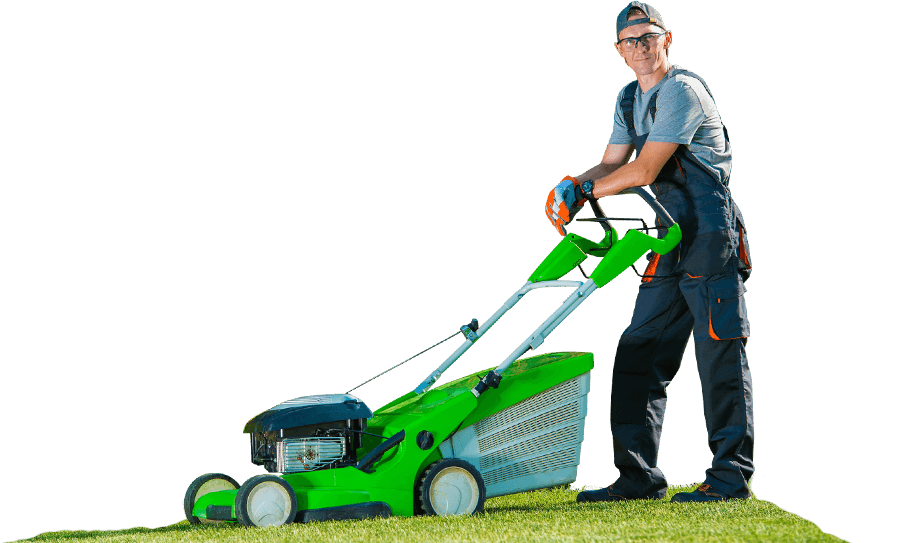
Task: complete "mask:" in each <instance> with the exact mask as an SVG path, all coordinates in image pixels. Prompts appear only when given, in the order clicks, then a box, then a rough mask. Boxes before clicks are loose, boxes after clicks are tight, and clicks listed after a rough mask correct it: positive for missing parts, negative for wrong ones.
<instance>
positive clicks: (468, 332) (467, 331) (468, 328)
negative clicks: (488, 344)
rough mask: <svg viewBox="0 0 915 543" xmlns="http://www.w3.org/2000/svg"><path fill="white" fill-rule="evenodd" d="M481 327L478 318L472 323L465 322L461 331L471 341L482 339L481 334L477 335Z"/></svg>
mask: <svg viewBox="0 0 915 543" xmlns="http://www.w3.org/2000/svg"><path fill="white" fill-rule="evenodd" d="M479 329H480V323H479V321H477V320H476V319H473V320H471V321H470V324H465V325H464V326H461V333H462V334H464V337H465V338H467V339H469V340H470V341H476V340H478V339H480V336H478V335H477V330H479Z"/></svg>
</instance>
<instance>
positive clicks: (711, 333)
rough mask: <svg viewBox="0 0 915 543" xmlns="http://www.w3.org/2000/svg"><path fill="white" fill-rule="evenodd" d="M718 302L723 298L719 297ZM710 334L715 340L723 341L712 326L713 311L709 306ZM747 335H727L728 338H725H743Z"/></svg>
mask: <svg viewBox="0 0 915 543" xmlns="http://www.w3.org/2000/svg"><path fill="white" fill-rule="evenodd" d="M718 303H721V298H718ZM708 335H710V336H712V339H714V340H717V341H722V339H721V338H720V337H718V334H716V333H715V329H714V328H712V312H711V308H709V313H708ZM745 337H747V336H737V337H726V338H724V339H742V338H745Z"/></svg>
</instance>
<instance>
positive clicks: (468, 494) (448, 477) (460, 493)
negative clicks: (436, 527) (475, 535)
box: [419, 458, 486, 516]
mask: <svg viewBox="0 0 915 543" xmlns="http://www.w3.org/2000/svg"><path fill="white" fill-rule="evenodd" d="M419 500H420V503H421V504H422V509H423V512H424V513H425V514H427V515H437V516H449V515H472V514H474V513H479V512H481V511H483V502H485V501H486V486H485V485H484V484H483V476H482V475H480V472H479V471H478V470H477V468H475V467H473V465H471V464H470V463H469V462H467V461H465V460H460V459H458V458H446V459H444V460H439V461H438V462H435V463H433V464H432V465H430V466H429V467H428V468H426V471H424V472H423V475H422V478H421V479H420V483H419Z"/></svg>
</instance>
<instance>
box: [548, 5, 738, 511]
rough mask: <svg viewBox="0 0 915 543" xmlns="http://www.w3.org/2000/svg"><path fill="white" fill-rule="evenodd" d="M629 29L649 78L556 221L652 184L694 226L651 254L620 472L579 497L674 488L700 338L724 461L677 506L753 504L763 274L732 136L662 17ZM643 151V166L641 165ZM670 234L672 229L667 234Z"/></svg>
mask: <svg viewBox="0 0 915 543" xmlns="http://www.w3.org/2000/svg"><path fill="white" fill-rule="evenodd" d="M616 30H617V40H618V41H617V43H616V49H617V51H618V52H619V54H620V56H622V57H623V59H624V60H625V61H626V64H627V65H628V66H629V67H630V68H632V71H634V72H635V75H636V81H633V82H632V83H631V84H629V85H627V86H626V87H625V88H624V89H623V90H622V91H621V92H620V94H619V97H618V99H617V103H616V115H615V118H614V126H613V133H612V136H611V138H610V143H609V144H608V145H607V149H606V151H605V152H604V157H603V159H602V160H601V163H600V164H598V165H597V166H595V167H593V168H591V169H590V170H588V171H587V172H585V173H583V174H582V175H580V176H578V177H577V178H573V177H566V178H565V179H564V180H563V181H562V182H561V183H560V184H559V185H558V186H557V187H556V188H555V189H554V190H553V191H552V192H551V193H550V197H549V199H548V200H547V210H546V211H547V216H548V217H549V218H550V221H551V222H552V223H553V224H554V226H555V227H556V228H557V230H559V232H560V234H562V235H565V226H566V225H567V224H569V222H570V221H571V220H572V217H573V216H574V215H575V213H576V212H577V211H578V210H579V209H581V207H582V206H583V205H584V203H585V201H586V197H593V198H601V197H604V196H609V195H612V194H617V193H619V192H620V191H622V190H624V189H627V188H629V187H635V186H643V185H650V186H651V189H652V191H653V192H654V193H655V195H656V196H657V198H658V201H659V202H660V203H661V204H662V205H663V206H664V207H665V208H666V209H667V211H668V212H669V213H670V215H671V216H672V217H673V219H674V220H675V221H676V222H677V223H678V224H679V225H680V227H681V228H682V230H683V240H682V242H681V243H680V245H679V246H678V248H677V249H674V250H673V251H671V252H670V253H668V254H666V255H664V256H660V255H657V254H654V255H650V263H649V265H648V267H647V269H646V272H645V277H644V278H643V279H642V283H641V285H640V287H639V295H638V298H637V300H636V304H635V309H634V311H633V316H632V322H631V324H630V325H629V327H628V328H627V329H626V331H625V332H623V335H622V338H621V339H620V343H619V346H618V348H617V353H616V361H615V362H614V366H613V385H612V393H611V408H610V426H611V430H612V433H613V454H614V462H615V464H616V467H617V468H619V471H620V476H619V478H618V479H617V480H616V481H615V482H614V483H613V484H612V485H610V486H609V487H607V488H601V489H598V490H589V491H583V492H581V493H580V494H579V495H578V501H580V502H595V501H623V500H630V499H646V498H652V499H661V498H664V497H665V496H666V494H667V481H666V480H665V478H664V474H663V473H662V472H661V470H660V469H658V466H657V459H658V446H659V443H660V437H661V425H662V423H663V420H664V410H665V407H666V403H667V394H666V392H665V389H666V387H667V385H668V384H669V383H670V381H671V380H672V379H673V377H674V375H675V374H676V373H677V370H678V369H679V367H680V361H681V358H682V356H683V352H684V351H685V349H686V344H687V342H688V341H689V336H690V333H692V335H693V339H694V341H695V347H696V360H697V362H698V366H699V376H700V380H701V383H702V396H703V402H704V406H705V421H706V427H707V429H708V440H709V441H708V442H709V447H710V448H711V450H712V454H713V459H712V466H711V468H709V469H708V470H707V471H706V475H705V481H704V483H703V484H702V485H700V486H699V488H698V489H697V490H695V491H693V492H688V493H687V492H681V493H678V494H676V495H674V496H673V498H672V499H671V501H673V502H706V501H720V500H726V499H732V498H747V497H749V487H748V481H749V480H750V476H751V475H752V474H753V406H752V388H751V381H750V369H749V366H748V364H747V357H746V351H745V346H746V341H747V339H746V338H747V337H748V336H749V335H750V334H749V323H748V322H747V317H746V305H745V302H744V299H743V293H744V291H745V288H744V281H745V280H746V279H747V278H748V277H749V272H750V267H751V266H750V257H749V246H748V245H747V239H746V230H745V229H744V226H743V224H744V223H743V217H742V216H741V213H740V210H739V209H738V208H737V205H736V204H735V203H734V201H733V199H732V198H731V194H730V191H729V189H728V182H729V177H730V172H731V148H730V145H729V143H728V137H727V131H726V130H725V128H724V125H723V124H722V123H721V119H720V118H719V116H718V110H717V108H716V106H715V102H714V99H713V98H712V95H711V93H710V92H709V90H708V87H707V86H706V85H705V82H704V81H703V80H702V79H701V78H700V77H699V76H697V75H695V74H693V73H691V72H688V71H686V70H684V69H682V68H680V67H678V66H673V65H671V64H670V61H669V59H668V49H669V47H670V45H671V42H672V39H673V38H672V34H671V32H669V31H668V30H667V28H666V26H665V25H664V21H663V19H662V18H661V14H660V13H658V11H657V10H656V9H654V8H653V7H652V6H650V5H648V4H644V3H641V2H631V3H630V4H629V5H628V6H626V8H625V9H623V11H622V12H621V13H620V15H619V17H618V18H617V23H616ZM633 150H635V151H636V158H635V160H633V161H632V162H629V158H630V156H631V155H632V152H633ZM589 180H590V181H593V189H592V191H591V193H590V194H586V193H583V192H582V183H583V182H585V181H589ZM590 185H591V184H590V183H587V184H585V190H587V189H588V188H589V187H590ZM664 234H666V229H661V230H660V232H659V237H660V236H663V235H664Z"/></svg>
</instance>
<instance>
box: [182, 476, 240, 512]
mask: <svg viewBox="0 0 915 543" xmlns="http://www.w3.org/2000/svg"><path fill="white" fill-rule="evenodd" d="M236 488H238V483H236V482H235V479H233V478H231V477H229V476H228V475H223V474H222V473H207V474H205V475H201V476H200V477H197V478H196V479H194V482H193V483H191V486H189V487H187V492H185V493H184V516H186V517H187V520H188V522H190V523H191V524H201V523H202V524H218V523H220V522H223V521H221V520H208V519H202V518H199V517H195V516H194V504H196V503H197V500H199V499H200V497H201V496H203V495H206V494H209V493H210V492H218V491H220V490H235V489H236Z"/></svg>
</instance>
